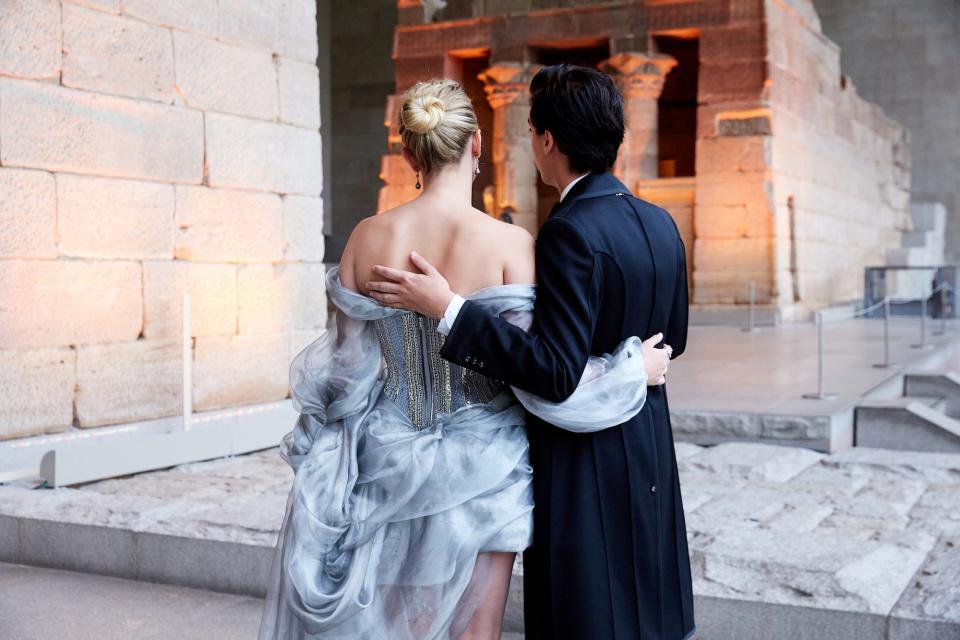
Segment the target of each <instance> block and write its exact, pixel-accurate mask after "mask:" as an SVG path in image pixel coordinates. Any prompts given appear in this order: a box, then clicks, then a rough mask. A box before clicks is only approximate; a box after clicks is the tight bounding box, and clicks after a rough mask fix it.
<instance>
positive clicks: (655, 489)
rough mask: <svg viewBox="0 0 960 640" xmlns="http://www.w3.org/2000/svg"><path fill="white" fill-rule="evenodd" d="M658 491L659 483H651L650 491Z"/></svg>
mask: <svg viewBox="0 0 960 640" xmlns="http://www.w3.org/2000/svg"><path fill="white" fill-rule="evenodd" d="M656 492H657V485H656V484H652V485H650V493H656Z"/></svg>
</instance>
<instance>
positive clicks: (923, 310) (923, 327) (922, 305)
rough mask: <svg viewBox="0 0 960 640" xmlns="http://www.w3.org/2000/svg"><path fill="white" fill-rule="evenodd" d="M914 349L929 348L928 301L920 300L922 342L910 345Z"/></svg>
mask: <svg viewBox="0 0 960 640" xmlns="http://www.w3.org/2000/svg"><path fill="white" fill-rule="evenodd" d="M910 346H911V347H913V348H914V349H926V348H927V299H926V298H923V299H922V300H920V342H918V343H917V344H912V345H910Z"/></svg>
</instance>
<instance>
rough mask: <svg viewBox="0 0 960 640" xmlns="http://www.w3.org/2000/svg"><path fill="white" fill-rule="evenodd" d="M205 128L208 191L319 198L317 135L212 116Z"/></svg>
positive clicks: (244, 120) (243, 120)
mask: <svg viewBox="0 0 960 640" xmlns="http://www.w3.org/2000/svg"><path fill="white" fill-rule="evenodd" d="M206 123H207V165H208V167H209V177H210V185H211V186H215V187H239V188H246V189H256V190H262V191H275V192H277V193H293V194H300V195H308V196H319V195H320V191H321V189H322V188H323V172H322V171H321V170H320V168H321V156H320V133H319V131H310V130H308V129H302V128H300V127H292V126H289V125H284V124H276V123H272V122H261V121H257V120H250V119H248V118H240V117H237V116H228V115H221V114H216V113H208V114H207V116H206Z"/></svg>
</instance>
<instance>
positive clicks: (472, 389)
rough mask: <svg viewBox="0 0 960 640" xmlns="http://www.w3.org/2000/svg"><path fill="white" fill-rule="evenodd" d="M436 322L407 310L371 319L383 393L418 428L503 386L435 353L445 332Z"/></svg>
mask: <svg viewBox="0 0 960 640" xmlns="http://www.w3.org/2000/svg"><path fill="white" fill-rule="evenodd" d="M438 323H439V321H438V320H434V319H433V318H427V317H425V316H422V315H420V314H416V313H409V312H407V313H398V314H396V315H393V316H389V317H387V318H381V319H379V320H375V321H374V324H375V326H376V329H377V337H378V338H379V340H380V348H381V350H382V351H383V357H384V360H385V361H386V366H387V373H386V382H385V385H384V394H385V395H386V396H387V397H388V398H390V399H391V400H393V402H394V403H396V405H397V406H398V407H400V410H401V411H403V412H404V413H405V414H406V415H407V417H408V418H409V419H410V422H412V423H413V425H414V426H415V427H416V428H417V429H418V430H420V429H424V428H426V427H429V426H430V425H432V424H433V423H434V421H435V420H436V419H437V418H438V417H439V416H441V415H443V414H447V413H452V412H454V411H456V410H457V409H459V408H461V407H464V406H466V405H470V404H478V403H487V402H490V401H491V400H493V399H494V398H495V397H496V396H497V394H499V393H500V391H501V390H502V389H503V385H502V384H500V383H498V382H497V381H496V380H493V379H491V378H488V377H486V376H484V375H481V374H479V373H476V372H474V371H471V370H469V369H465V368H463V367H461V366H458V365H455V364H453V363H452V362H448V361H446V360H444V359H443V358H441V357H440V349H441V348H442V347H443V342H444V339H445V337H446V336H444V335H443V334H441V333H438V332H437V324H438Z"/></svg>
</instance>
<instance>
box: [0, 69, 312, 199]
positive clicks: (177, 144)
mask: <svg viewBox="0 0 960 640" xmlns="http://www.w3.org/2000/svg"><path fill="white" fill-rule="evenodd" d="M0 95H2V96H3V109H2V110H0V162H2V163H3V164H4V165H7V166H21V167H37V168H42V169H50V170H53V171H68V172H71V173H81V174H93V175H108V176H115V177H123V178H147V179H152V180H162V181H165V182H188V183H199V182H200V180H201V179H202V177H203V115H202V114H201V113H200V112H199V111H194V110H192V109H183V108H179V107H172V106H163V105H157V104H152V103H146V102H140V101H136V100H130V99H127V98H117V97H113V96H105V95H98V94H93V93H88V92H85V91H75V90H73V89H65V88H62V87H57V86H54V85H49V84H44V83H39V82H26V81H23V80H13V79H11V78H0ZM317 146H318V147H319V142H318V144H317ZM317 155H319V151H318V152H317ZM292 161H293V160H292V159H291V162H292ZM317 166H319V163H318V164H317Z"/></svg>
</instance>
